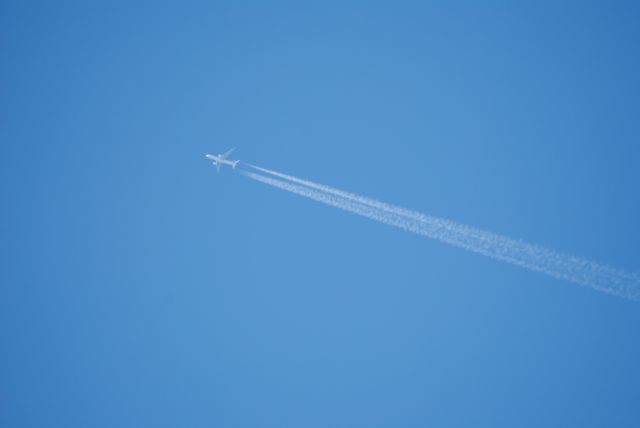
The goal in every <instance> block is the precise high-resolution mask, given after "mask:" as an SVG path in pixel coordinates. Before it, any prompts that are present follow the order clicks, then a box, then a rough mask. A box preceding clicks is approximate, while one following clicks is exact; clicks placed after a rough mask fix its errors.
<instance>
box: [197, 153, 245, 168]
mask: <svg viewBox="0 0 640 428" xmlns="http://www.w3.org/2000/svg"><path fill="white" fill-rule="evenodd" d="M227 155H228V152H227V153H226V154H222V155H217V156H216V155H209V154H207V155H205V157H206V158H207V159H209V160H211V161H213V163H214V165H215V166H216V169H217V170H218V172H220V167H221V166H222V165H229V166H230V167H231V168H233V169H235V168H236V165H237V164H238V162H240V161H239V160H233V161H232V160H229V159H226V156H227Z"/></svg>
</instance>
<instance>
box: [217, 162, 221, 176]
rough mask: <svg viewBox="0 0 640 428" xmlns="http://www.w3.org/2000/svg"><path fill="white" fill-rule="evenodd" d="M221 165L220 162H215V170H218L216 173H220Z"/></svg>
mask: <svg viewBox="0 0 640 428" xmlns="http://www.w3.org/2000/svg"><path fill="white" fill-rule="evenodd" d="M221 166H222V164H221V163H216V170H217V171H218V174H220V167H221Z"/></svg>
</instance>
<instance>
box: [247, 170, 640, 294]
mask: <svg viewBox="0 0 640 428" xmlns="http://www.w3.org/2000/svg"><path fill="white" fill-rule="evenodd" d="M250 166H251V167H252V168H254V169H256V170H258V171H260V172H262V173H264V174H266V175H262V174H257V173H252V172H248V171H240V172H241V173H242V174H244V175H245V176H247V177H249V178H251V179H253V180H257V181H260V182H262V183H265V184H269V185H271V186H274V187H278V188H280V189H283V190H287V191H289V192H292V193H295V194H298V195H301V196H304V197H306V198H309V199H313V200H315V201H318V202H322V203H324V204H327V205H330V206H333V207H336V208H340V209H343V210H345V211H349V212H352V213H355V214H358V215H361V216H363V217H367V218H370V219H372V220H376V221H379V222H381V223H385V224H388V225H391V226H396V227H399V228H401V229H404V230H407V231H409V232H413V233H416V234H418V235H422V236H426V237H429V238H433V239H437V240H439V241H442V242H446V243H448V244H451V245H454V246H457V247H461V248H464V249H466V250H469V251H473V252H475V253H479V254H483V255H485V256H488V257H491V258H494V259H498V260H502V261H506V262H508V263H511V264H514V265H516V266H521V267H524V268H527V269H530V270H533V271H536V272H541V273H545V274H547V275H550V276H552V277H555V278H558V279H563V280H566V281H570V282H573V283H576V284H580V285H584V286H588V287H591V288H593V289H596V290H599V291H602V292H604V293H608V294H612V295H615V296H619V297H625V298H628V299H631V300H640V275H638V274H634V273H628V272H624V271H621V270H618V269H615V268H612V267H609V266H606V265H602V264H598V263H595V262H592V261H589V260H585V259H581V258H578V257H574V256H571V255H566V254H561V253H558V252H555V251H553V250H549V249H546V248H544V247H540V246H537V245H532V244H527V243H525V242H522V241H518V240H514V239H511V238H508V237H505V236H502V235H498V234H495V233H492V232H488V231H483V230H481V229H477V228H474V227H470V226H466V225H462V224H458V223H455V222H453V221H451V220H447V219H443V218H439V217H434V216H429V215H426V214H422V213H419V212H416V211H411V210H407V209H405V208H401V207H397V206H394V205H391V204H387V203H385V202H380V201H377V200H375V199H371V198H367V197H365V196H361V195H357V194H354V193H349V192H345V191H343V190H339V189H334V188H332V187H329V186H326V185H322V184H317V183H314V182H311V181H308V180H303V179H301V178H297V177H293V176H291V175H286V174H282V173H279V172H276V171H272V170H269V169H266V168H260V167H257V166H254V165H250ZM268 175H270V176H268Z"/></svg>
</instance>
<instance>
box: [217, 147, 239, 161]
mask: <svg viewBox="0 0 640 428" xmlns="http://www.w3.org/2000/svg"><path fill="white" fill-rule="evenodd" d="M235 149H236V148H235V147H234V148H232V149H231V150H227V151H226V152H225V153H223V154H221V155H220V157H221V158H222V159H225V158H226V157H227V156H229V155H230V154H231V152H232V151H234V150H235Z"/></svg>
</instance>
